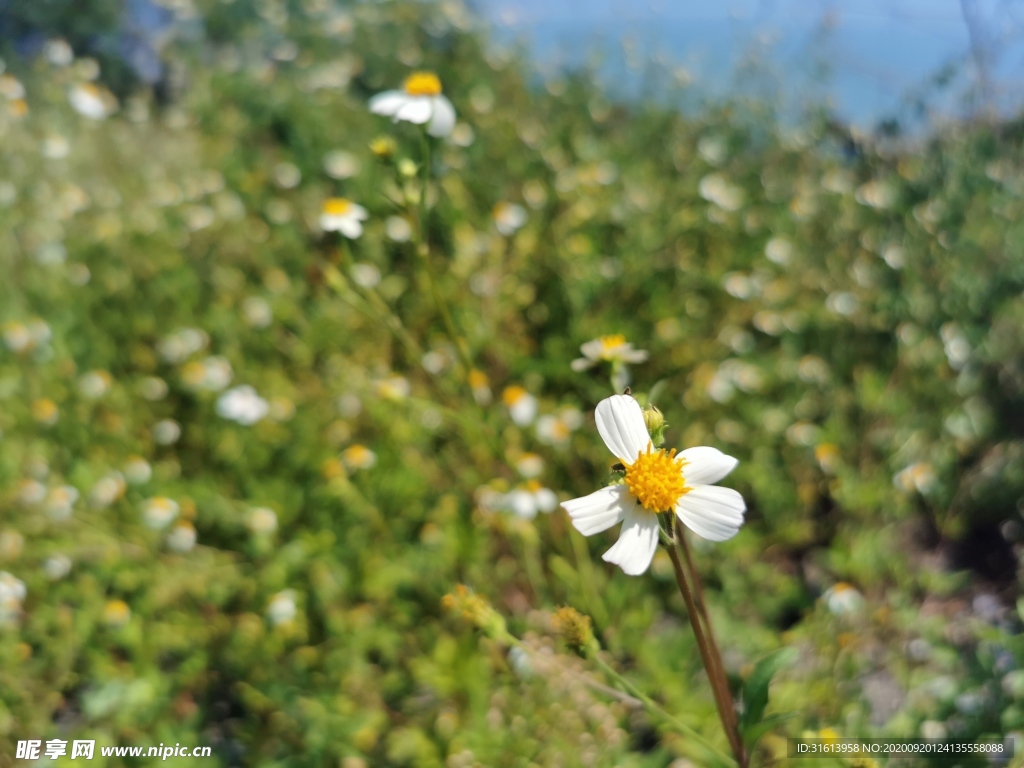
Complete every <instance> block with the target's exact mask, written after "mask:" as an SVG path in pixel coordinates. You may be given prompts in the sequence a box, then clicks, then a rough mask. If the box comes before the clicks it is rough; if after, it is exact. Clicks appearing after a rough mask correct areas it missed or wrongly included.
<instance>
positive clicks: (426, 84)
mask: <svg viewBox="0 0 1024 768" xmlns="http://www.w3.org/2000/svg"><path fill="white" fill-rule="evenodd" d="M370 111H371V112H373V114H375V115H385V116H387V117H390V118H392V120H394V122H396V123H397V122H398V121H400V120H404V121H407V122H410V123H415V124H417V125H423V124H424V123H426V124H427V133H429V134H430V135H431V136H438V137H441V136H447V135H448V134H450V133H451V132H452V128H454V127H455V108H454V107H453V106H452V103H451V102H450V101H448V99H447V98H445V97H444V96H442V95H441V80H440V79H439V78H438V76H437V75H435V74H434V73H433V72H413V73H412V74H411V75H409V77H407V78H405V82H404V83H403V84H402V89H401V90H395V91H384V93H378V94H377V95H376V96H374V97H373V98H372V99H370Z"/></svg>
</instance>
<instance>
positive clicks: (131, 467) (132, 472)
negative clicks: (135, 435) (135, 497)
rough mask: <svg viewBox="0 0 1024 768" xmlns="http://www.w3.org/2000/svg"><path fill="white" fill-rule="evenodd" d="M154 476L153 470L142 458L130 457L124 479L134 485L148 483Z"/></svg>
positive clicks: (125, 466) (125, 468)
mask: <svg viewBox="0 0 1024 768" xmlns="http://www.w3.org/2000/svg"><path fill="white" fill-rule="evenodd" d="M152 476H153V468H152V467H151V466H149V462H148V461H146V460H145V459H144V458H142V457H141V456H130V457H129V458H128V461H126V462H125V464H124V479H125V480H127V481H128V482H129V483H131V484H132V485H142V484H143V483H148V482H149V479H150V478H151V477H152Z"/></svg>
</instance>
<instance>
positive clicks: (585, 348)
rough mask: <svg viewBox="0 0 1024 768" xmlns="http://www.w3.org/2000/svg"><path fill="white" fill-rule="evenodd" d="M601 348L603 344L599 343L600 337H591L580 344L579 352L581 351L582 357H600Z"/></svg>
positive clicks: (593, 358)
mask: <svg viewBox="0 0 1024 768" xmlns="http://www.w3.org/2000/svg"><path fill="white" fill-rule="evenodd" d="M603 350H604V344H602V343H601V340H600V339H591V340H590V341H585V342H583V344H581V345H580V352H582V353H583V355H584V357H589V358H590V359H591V360H597V359H598V358H600V357H601V352H602V351H603Z"/></svg>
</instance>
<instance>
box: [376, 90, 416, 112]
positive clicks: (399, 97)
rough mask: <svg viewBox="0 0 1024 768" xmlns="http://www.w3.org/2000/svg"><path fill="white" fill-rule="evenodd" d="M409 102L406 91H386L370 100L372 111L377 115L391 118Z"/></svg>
mask: <svg viewBox="0 0 1024 768" xmlns="http://www.w3.org/2000/svg"><path fill="white" fill-rule="evenodd" d="M408 101H409V94H407V93H406V92H405V91H384V93H378V94H377V95H376V96H374V97H373V98H372V99H370V111H371V112H373V114H375V115H387V116H388V117H391V116H392V115H394V114H395V112H397V111H398V110H399V109H401V108H402V107H403V106H404V105H405V104H406V103H408Z"/></svg>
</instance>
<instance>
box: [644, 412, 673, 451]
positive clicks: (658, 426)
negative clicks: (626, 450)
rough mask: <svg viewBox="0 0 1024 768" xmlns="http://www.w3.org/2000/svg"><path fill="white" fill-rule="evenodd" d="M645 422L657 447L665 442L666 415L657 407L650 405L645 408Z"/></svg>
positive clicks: (648, 432)
mask: <svg viewBox="0 0 1024 768" xmlns="http://www.w3.org/2000/svg"><path fill="white" fill-rule="evenodd" d="M644 424H645V425H646V426H647V434H649V435H650V436H651V443H653V444H654V447H655V448H657V447H658V446H660V445H661V444H662V443H664V442H665V427H667V426H668V424H666V423H665V417H664V416H663V415H662V414H661V411H659V410H658V409H657V408H656V407H654V406H653V405H648V406H647V407H646V408H644Z"/></svg>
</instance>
